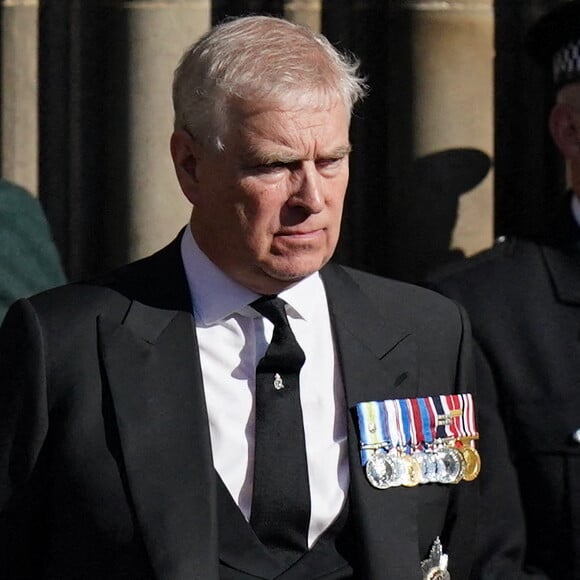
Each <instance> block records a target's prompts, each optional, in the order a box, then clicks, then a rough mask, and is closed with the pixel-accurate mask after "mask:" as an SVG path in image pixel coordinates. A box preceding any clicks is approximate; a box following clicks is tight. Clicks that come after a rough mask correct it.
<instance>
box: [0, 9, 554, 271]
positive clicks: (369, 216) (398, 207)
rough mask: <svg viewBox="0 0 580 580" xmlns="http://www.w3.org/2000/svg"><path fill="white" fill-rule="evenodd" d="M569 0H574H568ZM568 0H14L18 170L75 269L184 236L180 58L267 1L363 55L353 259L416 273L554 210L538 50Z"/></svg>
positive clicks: (10, 39) (350, 243)
mask: <svg viewBox="0 0 580 580" xmlns="http://www.w3.org/2000/svg"><path fill="white" fill-rule="evenodd" d="M560 1H565V0H560ZM557 3H558V1H557V0H496V1H495V2H493V0H463V1H459V0H448V1H438V0H374V1H373V0H261V1H259V0H229V1H227V0H213V1H210V0H123V1H121V0H0V31H1V43H0V72H1V76H0V82H1V85H0V86H1V89H0V99H1V102H0V113H1V117H0V120H1V122H0V135H1V141H0V164H1V172H2V173H1V175H2V177H4V178H6V179H9V180H11V181H13V182H15V183H17V184H19V185H20V186H23V187H25V188H26V189H28V190H29V191H31V192H32V193H33V194H34V195H36V196H38V198H39V199H40V202H41V203H42V206H43V207H44V210H45V212H46V215H47V217H48V220H49V223H50V225H51V228H52V232H53V236H54V239H55V242H56V245H57V248H58V250H59V252H60V255H61V258H62V262H63V264H64V267H65V270H66V273H67V275H68V278H69V279H72V280H76V279H80V278H84V277H87V276H93V275H95V274H98V273H100V272H102V271H104V270H106V269H108V268H110V267H114V266H118V265H121V264H123V263H125V262H127V261H129V260H133V259H135V258H139V257H141V256H143V255H146V254H148V253H150V252H151V251H153V250H155V249H157V248H159V247H160V246H162V245H163V244H165V243H166V242H168V241H169V240H170V239H172V237H173V236H174V235H175V233H176V232H177V230H178V229H179V228H180V227H182V226H183V225H184V224H185V223H186V221H187V219H188V215H189V206H188V204H187V203H186V201H185V199H184V198H183V196H182V195H181V193H180V191H179V188H178V185H177V181H176V179H175V177H174V174H173V170H172V166H171V161H170V155H169V147H168V141H169V136H170V134H171V130H172V108H171V81H172V74H173V70H174V68H175V65H176V63H177V60H178V58H179V57H180V55H181V53H182V52H183V50H184V49H185V47H186V46H188V45H189V44H191V43H193V42H194V41H195V40H196V39H197V38H198V37H199V36H200V35H201V34H203V33H204V32H205V31H206V30H207V29H208V28H209V27H210V25H211V24H212V23H215V22H218V21H219V20H221V19H223V18H225V17H227V16H236V15H241V14H248V13H254V14H255V13H268V14H273V15H279V16H283V17H285V18H288V19H290V20H293V21H296V22H301V23H304V24H308V25H310V26H311V27H313V28H316V29H318V30H321V31H322V32H323V33H324V34H326V35H327V36H328V37H329V38H330V39H331V40H332V41H333V42H334V43H335V44H336V45H337V46H339V47H340V48H342V49H346V50H350V51H352V52H354V53H355V54H356V55H357V56H358V57H359V58H360V59H361V61H362V66H363V71H364V72H365V74H366V75H367V77H368V82H369V84H370V87H371V93H370V95H369V97H368V98H367V99H366V101H365V102H364V103H363V104H362V106H360V107H359V108H358V109H357V110H356V116H355V119H354V122H353V125H352V142H353V145H354V151H353V155H352V161H351V182H350V187H349V197H348V199H347V206H346V210H345V216H344V222H343V235H342V240H341V244H340V246H339V249H338V258H339V259H340V260H341V261H342V262H343V263H347V264H350V265H353V266H356V267H359V268H363V269H366V270H369V271H372V272H376V273H379V274H383V275H389V276H394V277H397V278H401V279H406V280H416V279H419V278H421V277H422V276H423V275H424V273H425V272H426V271H427V270H429V269H431V268H433V267H435V266H437V265H439V264H441V263H442V262H445V261H448V260H451V259H456V258H457V257H460V256H461V255H471V254H473V253H474V252H476V251H477V250H479V249H482V248H485V247H488V246H490V245H491V244H492V243H493V239H494V237H495V236H498V235H509V234H526V233H529V232H532V231H534V230H536V229H538V228H539V227H541V226H542V224H543V220H544V219H545V216H546V215H547V213H548V210H549V208H550V207H551V205H552V204H553V203H554V196H555V195H556V194H555V193H554V192H555V191H559V190H561V189H562V184H563V180H564V175H563V167H562V166H561V164H560V162H559V161H558V160H557V156H556V154H555V151H554V150H553V148H552V147H553V146H552V145H551V141H550V139H549V138H548V135H547V133H546V131H545V130H544V129H543V128H544V127H546V123H545V122H544V119H545V115H546V111H547V109H548V107H549V104H550V99H551V94H550V92H549V87H550V82H549V79H548V78H546V77H545V75H544V73H543V72H542V71H539V70H537V69H536V68H535V67H534V65H533V64H532V63H531V62H530V60H529V59H528V57H527V55H526V54H525V48H524V34H525V30H526V29H527V27H528V26H529V24H530V23H531V22H532V21H533V20H535V19H536V18H537V17H538V16H539V14H540V13H541V12H543V11H544V10H545V9H546V8H549V7H552V6H554V5H555V4H557Z"/></svg>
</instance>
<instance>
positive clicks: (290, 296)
mask: <svg viewBox="0 0 580 580" xmlns="http://www.w3.org/2000/svg"><path fill="white" fill-rule="evenodd" d="M181 258H182V260H183V267H184V269H185V274H186V276H187V283H188V285H189V291H190V293H191V299H192V303H193V309H194V312H195V317H196V321H197V322H198V324H199V323H201V324H202V325H204V326H210V325H212V324H215V323H216V322H218V321H219V320H223V319H225V318H228V317H229V316H231V315H232V314H235V313H240V314H243V315H244V316H250V317H255V316H259V314H258V313H257V312H256V311H255V310H254V309H253V308H251V307H249V306H248V304H250V303H251V302H253V301H254V300H256V299H257V298H259V297H260V294H256V293H255V292H253V291H252V290H250V289H249V288H246V287H245V286H242V285H241V284H238V282H236V281H235V280H232V278H230V277H229V276H227V275H226V274H225V273H224V272H223V271H222V270H220V269H219V268H218V267H217V266H216V265H215V264H214V263H213V262H212V261H211V260H210V259H209V258H208V257H207V256H206V255H205V254H204V253H203V252H202V251H201V249H200V248H199V246H198V245H197V243H196V241H195V239H194V237H193V234H192V232H191V228H190V226H187V227H186V228H185V231H184V233H183V236H182V238H181ZM279 296H280V298H283V299H284V300H285V301H286V302H287V303H288V305H289V306H290V308H289V309H288V314H289V315H290V316H291V317H294V318H304V319H305V320H308V319H311V318H312V317H313V315H314V313H315V312H316V309H317V308H319V307H320V300H319V299H318V298H317V299H313V296H314V297H319V296H322V297H324V287H323V285H322V280H321V279H320V275H319V274H318V272H315V273H314V274H311V275H310V276H308V277H307V278H305V279H304V280H301V281H300V282H298V283H297V284H294V285H293V286H291V287H290V288H287V289H286V290H284V291H283V292H280V294H279ZM325 302H326V301H325Z"/></svg>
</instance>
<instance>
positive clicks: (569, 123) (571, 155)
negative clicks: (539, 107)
mask: <svg viewBox="0 0 580 580" xmlns="http://www.w3.org/2000/svg"><path fill="white" fill-rule="evenodd" d="M548 123H549V127H550V133H551V134H552V139H554V143H556V145H557V146H558V149H559V150H560V152H561V153H562V155H563V156H564V157H566V158H567V159H579V158H580V115H579V114H578V113H576V112H575V111H574V109H573V108H572V106H571V105H569V104H568V103H557V104H556V105H555V106H554V108H553V109H552V111H551V113H550V119H549V122H548Z"/></svg>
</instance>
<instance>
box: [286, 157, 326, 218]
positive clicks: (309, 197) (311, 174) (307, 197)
mask: <svg viewBox="0 0 580 580" xmlns="http://www.w3.org/2000/svg"><path fill="white" fill-rule="evenodd" d="M290 204H291V205H295V206H300V207H303V208H304V209H307V210H308V211H309V212H311V213H318V212H320V211H322V210H323V209H324V195H323V184H322V176H321V175H320V173H319V172H318V170H317V168H316V164H315V163H308V164H305V166H304V167H303V168H302V170H301V171H300V180H299V182H298V184H297V190H296V192H295V193H294V194H293V195H292V197H291V198H290Z"/></svg>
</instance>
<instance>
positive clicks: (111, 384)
mask: <svg viewBox="0 0 580 580" xmlns="http://www.w3.org/2000/svg"><path fill="white" fill-rule="evenodd" d="M322 279H323V281H324V284H325V287H326V290H327V295H328V300H329V305H330V311H331V320H332V325H333V329H334V333H335V338H336V345H337V349H338V355H339V358H340V363H341V370H342V375H343V381H344V385H345V390H346V397H347V402H348V407H349V409H350V411H349V420H348V436H349V447H350V467H351V485H350V506H351V515H352V520H351V521H352V525H353V529H354V534H355V537H356V538H357V552H358V555H359V556H360V562H361V563H362V567H363V568H362V571H361V572H360V577H361V578H365V580H379V579H381V580H385V579H393V580H395V579H396V580H414V579H417V580H418V579H420V578H421V572H420V565H419V564H420V561H421V559H423V558H425V557H426V556H427V555H428V552H429V549H430V547H431V545H432V543H433V541H434V540H435V538H436V537H437V536H440V537H441V540H442V542H443V545H444V548H445V551H446V552H447V553H448V554H449V566H450V569H451V574H452V577H453V579H454V580H460V579H463V578H466V577H467V576H468V571H469V569H470V566H471V561H472V553H473V542H474V534H475V528H476V525H477V521H476V518H477V495H478V493H477V489H478V482H477V481H475V482H470V483H467V482H462V483H460V484H458V485H451V486H446V485H438V484H430V485H422V486H417V487H414V488H404V487H400V488H393V489H388V490H377V489H374V488H373V487H371V486H370V485H369V483H368V482H367V480H366V478H365V476H364V473H363V470H362V468H361V466H360V463H359V450H358V442H359V439H358V434H357V427H356V424H355V417H354V414H353V412H352V409H353V407H354V405H355V404H356V403H357V402H359V401H368V400H377V399H386V398H395V397H417V396H427V395H434V394H439V393H448V392H456V391H470V390H473V387H474V385H473V381H472V376H471V366H472V365H471V355H470V349H471V345H470V333H469V329H468V328H467V326H466V321H465V319H464V318H463V316H462V314H461V312H460V310H459V309H458V308H457V307H456V306H455V305H454V304H453V303H451V302H450V301H448V300H446V299H444V298H442V297H440V296H437V295H436V294H434V293H432V292H429V291H427V290H424V289H422V288H418V287H412V286H408V285H404V284H401V283H397V282H392V281H387V280H384V279H380V278H378V277H375V276H371V275H368V274H363V273H360V272H356V271H353V270H347V269H343V268H341V267H338V266H334V265H329V266H327V267H325V268H324V269H323V271H322ZM191 311H192V309H191V305H190V298H189V291H188V288H187V283H186V279H185V275H184V272H183V268H182V265H181V259H180V255H179V244H178V243H176V242H174V243H173V244H171V245H170V246H169V247H168V248H166V249H164V250H162V251H161V252H159V253H157V254H155V255H154V256H152V257H150V258H148V259H145V260H143V261H141V262H137V263H135V264H133V265H130V266H128V267H126V268H124V269H123V270H121V271H119V272H117V273H115V274H114V275H112V276H111V277H110V278H109V279H107V280H101V281H99V282H98V283H89V284H75V285H70V286H66V287H62V288H60V289H57V290H54V291H49V292H46V293H43V294H41V295H38V296H36V297H34V298H32V299H30V300H23V301H20V302H19V303H17V304H16V305H15V306H14V307H13V308H12V309H11V311H10V312H9V314H8V316H7V319H6V321H5V324H4V326H3V327H2V329H1V331H0V435H1V438H0V558H1V562H0V576H2V577H3V578H9V579H11V580H13V579H16V578H34V579H37V580H41V579H51V580H52V579H55V580H56V579H58V580H67V579H73V578H74V579H77V578H78V579H81V578H82V579H92V578H95V579H96V578H98V579H99V580H103V579H105V578H106V579H107V580H116V579H120V578H131V579H132V580H133V579H141V578H143V579H152V578H155V579H157V580H193V579H199V580H212V579H217V577H218V576H217V574H218V572H217V563H218V541H217V529H218V526H217V510H216V474H215V471H214V468H213V463H212V457H211V449H210V436H209V429H208V422H207V416H206V406H205V401H204V395H203V387H202V376H201V371H200V364H199V358H198V352H197V346H196V337H195V332H194V321H193V317H192V313H191Z"/></svg>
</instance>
